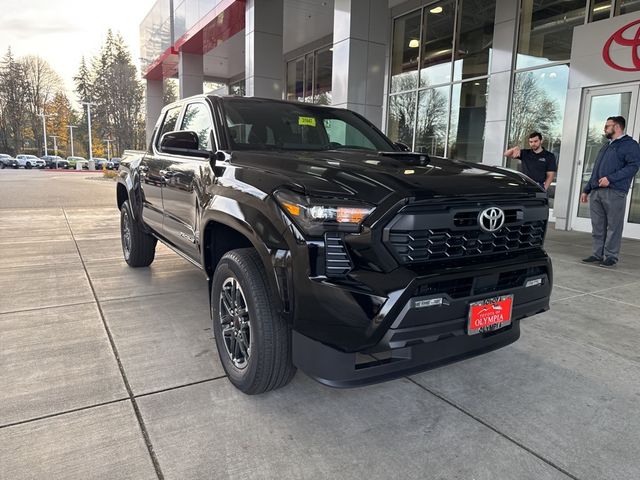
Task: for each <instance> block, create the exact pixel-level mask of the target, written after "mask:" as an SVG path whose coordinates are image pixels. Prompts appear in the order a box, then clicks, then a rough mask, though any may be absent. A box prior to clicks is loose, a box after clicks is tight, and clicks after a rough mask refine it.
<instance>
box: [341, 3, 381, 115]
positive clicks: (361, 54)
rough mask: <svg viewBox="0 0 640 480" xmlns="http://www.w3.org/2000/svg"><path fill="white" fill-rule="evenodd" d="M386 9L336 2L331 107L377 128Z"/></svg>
mask: <svg viewBox="0 0 640 480" xmlns="http://www.w3.org/2000/svg"><path fill="white" fill-rule="evenodd" d="M388 31H389V8H388V3H387V2H383V1H375V2H369V1H368V0H335V6H334V13H333V73H332V85H331V98H332V105H333V106H336V107H342V108H348V109H350V110H354V111H356V112H358V113H360V114H362V115H364V116H365V117H367V118H368V119H369V121H371V122H372V123H374V124H375V125H377V126H378V127H380V126H381V125H382V105H383V100H384V94H385V90H384V75H385V55H386V53H387V52H386V48H387V46H386V45H387V42H388V41H389V33H388Z"/></svg>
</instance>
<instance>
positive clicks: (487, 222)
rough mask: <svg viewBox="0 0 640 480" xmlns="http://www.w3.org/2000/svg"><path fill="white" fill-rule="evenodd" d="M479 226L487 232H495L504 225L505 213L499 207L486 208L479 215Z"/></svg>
mask: <svg viewBox="0 0 640 480" xmlns="http://www.w3.org/2000/svg"><path fill="white" fill-rule="evenodd" d="M478 224H479V225H480V228H482V229H483V230H484V231H485V232H489V233H492V232H495V231H497V230H500V229H501V228H502V226H503V225H504V212H503V211H502V209H500V208H498V207H491V208H485V209H484V210H482V211H481V212H480V214H479V215H478Z"/></svg>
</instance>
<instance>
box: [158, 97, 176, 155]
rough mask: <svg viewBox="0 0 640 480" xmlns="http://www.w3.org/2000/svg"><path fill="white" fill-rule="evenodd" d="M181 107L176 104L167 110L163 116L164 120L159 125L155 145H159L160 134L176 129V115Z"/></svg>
mask: <svg viewBox="0 0 640 480" xmlns="http://www.w3.org/2000/svg"><path fill="white" fill-rule="evenodd" d="M181 109H182V106H180V105H178V106H177V107H173V108H170V109H169V110H167V113H166V114H165V116H164V122H162V127H160V133H159V134H158V139H157V141H156V146H158V147H159V146H160V139H161V138H162V135H164V134H165V133H167V132H173V131H174V130H175V129H176V122H177V121H178V115H180V110H181Z"/></svg>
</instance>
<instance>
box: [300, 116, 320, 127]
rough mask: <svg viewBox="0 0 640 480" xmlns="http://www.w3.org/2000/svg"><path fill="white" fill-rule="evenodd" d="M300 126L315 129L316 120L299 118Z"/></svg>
mask: <svg viewBox="0 0 640 480" xmlns="http://www.w3.org/2000/svg"><path fill="white" fill-rule="evenodd" d="M298 125H303V126H306V127H315V126H316V119H315V118H313V117H298Z"/></svg>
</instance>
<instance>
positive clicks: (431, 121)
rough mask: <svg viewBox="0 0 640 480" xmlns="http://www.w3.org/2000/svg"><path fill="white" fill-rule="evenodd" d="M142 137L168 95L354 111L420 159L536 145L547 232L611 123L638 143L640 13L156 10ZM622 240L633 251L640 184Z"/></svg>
mask: <svg viewBox="0 0 640 480" xmlns="http://www.w3.org/2000/svg"><path fill="white" fill-rule="evenodd" d="M140 32H141V57H142V58H141V61H142V73H143V77H144V78H145V80H146V86H147V89H146V92H147V93H146V95H147V98H146V102H147V136H149V135H150V133H151V130H152V129H153V126H154V124H155V121H156V119H157V117H158V115H159V113H160V109H161V108H162V106H163V91H164V90H163V89H164V88H165V85H166V80H167V79H177V84H178V90H179V96H180V97H181V98H183V97H187V96H191V95H195V94H200V93H203V92H204V93H208V92H213V93H221V94H232V95H247V96H259V97H269V98H283V99H289V100H297V101H301V102H313V103H320V104H328V105H332V106H336V107H343V108H349V109H352V110H354V111H356V112H359V113H360V114H362V115H364V116H365V117H367V118H368V119H369V120H370V121H371V122H373V123H374V124H376V125H377V126H379V127H380V128H381V129H382V130H383V131H384V132H385V133H386V134H387V135H388V136H389V137H391V138H392V139H393V140H395V141H400V142H403V143H406V144H407V145H410V146H411V147H412V148H413V149H414V150H416V151H420V152H426V153H429V154H431V155H437V156H444V157H448V158H456V159H464V160H468V161H472V162H481V163H485V164H490V165H503V166H508V167H512V168H517V167H518V165H517V164H518V162H517V161H514V160H508V159H506V158H505V157H504V156H503V152H504V150H505V149H506V148H508V147H510V146H515V145H521V146H526V145H527V137H528V134H529V133H530V132H532V131H540V132H542V133H543V136H544V139H543V145H544V147H545V148H547V149H548V150H550V151H552V152H554V153H555V154H556V156H557V157H558V174H557V179H556V182H555V184H554V185H552V188H551V189H550V197H551V199H552V205H553V210H552V217H553V219H554V220H555V222H556V228H559V229H573V230H581V231H590V229H591V224H590V219H589V210H588V206H585V205H581V204H579V202H578V198H579V192H580V191H581V188H582V186H583V185H584V183H585V182H586V180H587V179H588V178H589V175H590V173H591V170H592V168H593V165H594V162H595V158H596V155H597V153H598V150H599V149H600V147H601V145H602V144H603V141H605V140H604V137H603V136H602V129H603V126H604V123H605V120H606V118H607V117H609V116H613V115H622V116H624V117H625V118H626V119H627V133H628V134H629V135H631V136H632V137H633V138H635V139H636V140H637V139H638V138H639V137H640V109H639V108H638V95H639V93H640V0H439V1H433V0H428V1H427V0H409V1H405V0H371V1H368V0H158V1H157V2H156V4H155V5H154V7H153V8H152V10H151V11H150V12H149V14H148V15H147V16H146V18H145V19H144V20H143V21H142V23H141V26H140ZM626 208H627V210H626V212H625V227H624V235H625V236H626V237H629V238H637V239H640V174H639V175H638V176H637V177H636V179H635V182H634V184H633V190H632V192H631V193H630V195H628V202H627V207H626Z"/></svg>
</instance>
